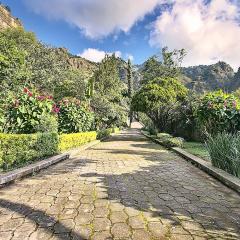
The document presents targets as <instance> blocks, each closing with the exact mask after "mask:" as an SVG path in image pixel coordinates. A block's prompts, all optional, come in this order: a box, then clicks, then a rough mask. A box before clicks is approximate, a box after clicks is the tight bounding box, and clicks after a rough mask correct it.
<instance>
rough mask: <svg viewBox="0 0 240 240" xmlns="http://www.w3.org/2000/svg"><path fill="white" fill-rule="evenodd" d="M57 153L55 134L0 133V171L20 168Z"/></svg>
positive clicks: (56, 137) (56, 136)
mask: <svg viewBox="0 0 240 240" xmlns="http://www.w3.org/2000/svg"><path fill="white" fill-rule="evenodd" d="M57 152H58V135H57V133H38V134H27V135H26V134H3V133H0V169H3V170H7V169H10V168H12V167H15V166H21V165H24V164H26V163H29V162H32V161H35V160H39V159H41V158H43V157H46V156H51V155H54V154H56V153H57Z"/></svg>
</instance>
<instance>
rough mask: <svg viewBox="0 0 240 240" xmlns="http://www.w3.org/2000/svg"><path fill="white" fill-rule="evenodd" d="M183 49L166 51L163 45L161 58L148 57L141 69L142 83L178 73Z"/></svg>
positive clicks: (171, 76) (183, 53)
mask: <svg viewBox="0 0 240 240" xmlns="http://www.w3.org/2000/svg"><path fill="white" fill-rule="evenodd" d="M185 55H186V53H185V50H184V49H181V50H173V51H170V52H169V51H168V48H167V47H165V48H163V49H162V59H163V61H162V62H161V61H159V59H158V57H157V56H153V57H151V58H149V59H148V60H147V61H146V62H145V64H144V67H143V69H142V71H141V73H142V75H143V83H144V84H148V83H149V82H152V81H153V80H154V79H155V78H176V77H178V76H179V74H180V68H179V67H180V66H181V63H182V60H183V58H184V56H185Z"/></svg>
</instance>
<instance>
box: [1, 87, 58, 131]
mask: <svg viewBox="0 0 240 240" xmlns="http://www.w3.org/2000/svg"><path fill="white" fill-rule="evenodd" d="M58 111H59V109H58V108H56V107H55V106H54V102H53V100H52V97H51V96H38V95H37V94H36V93H35V92H31V91H30V90H29V89H28V88H24V91H23V93H22V94H21V95H20V96H19V97H12V98H11V100H10V103H9V104H8V106H7V107H6V116H5V119H6V120H7V127H6V128H7V129H6V131H7V132H11V133H19V134H26V133H36V132H37V129H38V128H39V125H40V123H41V122H42V119H43V118H44V117H45V118H46V117H48V116H50V115H55V114H56V113H58Z"/></svg>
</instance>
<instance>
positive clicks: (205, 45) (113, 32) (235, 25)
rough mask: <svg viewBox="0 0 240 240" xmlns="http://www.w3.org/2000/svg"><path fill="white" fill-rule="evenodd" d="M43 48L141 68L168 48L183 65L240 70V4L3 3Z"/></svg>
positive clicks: (207, 0) (136, 0)
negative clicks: (180, 54) (180, 55)
mask: <svg viewBox="0 0 240 240" xmlns="http://www.w3.org/2000/svg"><path fill="white" fill-rule="evenodd" d="M1 2H2V3H3V4H6V5H8V6H9V7H10V8H11V11H12V13H13V15H14V16H16V17H18V18H20V19H21V20H22V22H23V24H24V27H25V29H26V30H27V31H33V32H35V33H36V35H37V37H38V38H39V39H40V40H41V41H42V42H44V43H47V44H50V45H52V46H56V47H66V48H67V49H68V50H69V51H70V52H71V53H72V54H75V55H79V56H82V57H85V58H87V59H89V60H91V61H95V62H99V61H101V59H102V58H103V57H104V56H105V54H106V53H108V54H111V53H116V55H117V56H119V57H122V58H123V59H128V58H130V59H131V60H132V61H133V62H134V64H141V63H143V62H144V61H145V60H146V59H147V58H149V57H150V56H152V55H154V54H157V53H159V52H160V51H161V48H162V47H165V46H168V47H169V49H170V50H173V49H182V48H184V49H185V50H186V51H187V56H186V57H185V59H184V62H183V65H184V66H193V65H199V64H213V63H216V62H217V61H226V62H227V63H229V64H230V65H231V66H232V67H233V68H234V69H235V70H237V68H238V67H240V44H239V43H240V0H1Z"/></svg>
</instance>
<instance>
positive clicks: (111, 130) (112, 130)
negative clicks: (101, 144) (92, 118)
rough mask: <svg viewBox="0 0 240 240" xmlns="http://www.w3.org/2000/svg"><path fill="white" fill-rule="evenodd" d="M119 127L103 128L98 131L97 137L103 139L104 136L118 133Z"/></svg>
mask: <svg viewBox="0 0 240 240" xmlns="http://www.w3.org/2000/svg"><path fill="white" fill-rule="evenodd" d="M118 132H119V128H107V129H102V130H100V131H98V133H97V139H102V138H104V137H108V136H110V135H111V134H112V133H118Z"/></svg>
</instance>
